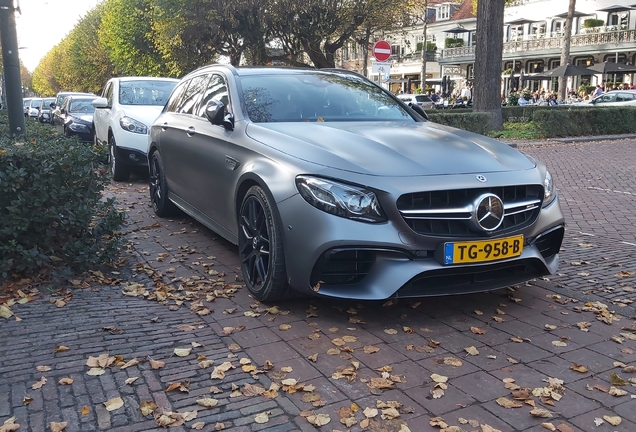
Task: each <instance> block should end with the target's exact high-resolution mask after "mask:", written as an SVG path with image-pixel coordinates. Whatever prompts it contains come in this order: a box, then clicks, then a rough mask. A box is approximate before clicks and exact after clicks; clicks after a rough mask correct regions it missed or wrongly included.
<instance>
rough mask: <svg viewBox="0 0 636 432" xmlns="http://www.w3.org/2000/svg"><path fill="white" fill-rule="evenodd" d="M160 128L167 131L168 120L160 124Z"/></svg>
mask: <svg viewBox="0 0 636 432" xmlns="http://www.w3.org/2000/svg"><path fill="white" fill-rule="evenodd" d="M161 130H162V131H167V130H168V122H165V123H164V124H162V125H161Z"/></svg>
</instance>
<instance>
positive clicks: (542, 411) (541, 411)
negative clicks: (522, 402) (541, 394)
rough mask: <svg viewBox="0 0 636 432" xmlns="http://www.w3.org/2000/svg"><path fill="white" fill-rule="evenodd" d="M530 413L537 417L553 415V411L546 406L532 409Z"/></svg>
mask: <svg viewBox="0 0 636 432" xmlns="http://www.w3.org/2000/svg"><path fill="white" fill-rule="evenodd" d="M530 414H531V415H533V416H535V417H544V418H550V417H552V413H551V412H550V411H548V410H547V409H544V408H535V409H533V410H531V411H530Z"/></svg>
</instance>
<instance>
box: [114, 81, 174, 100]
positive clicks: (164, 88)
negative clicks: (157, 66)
mask: <svg viewBox="0 0 636 432" xmlns="http://www.w3.org/2000/svg"><path fill="white" fill-rule="evenodd" d="M175 85H177V81H157V80H147V81H121V82H120V83H119V103H120V104H122V105H155V106H164V105H165V104H166V100H168V97H169V96H170V92H172V89H173V88H174V87H175Z"/></svg>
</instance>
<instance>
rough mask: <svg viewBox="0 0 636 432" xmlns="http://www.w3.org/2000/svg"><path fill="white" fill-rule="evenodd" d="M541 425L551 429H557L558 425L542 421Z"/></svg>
mask: <svg viewBox="0 0 636 432" xmlns="http://www.w3.org/2000/svg"><path fill="white" fill-rule="evenodd" d="M541 427H542V428H543V429H547V430H549V431H553V432H554V431H555V430H556V426H554V425H553V424H552V423H541Z"/></svg>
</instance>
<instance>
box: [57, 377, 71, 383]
mask: <svg viewBox="0 0 636 432" xmlns="http://www.w3.org/2000/svg"><path fill="white" fill-rule="evenodd" d="M58 384H61V385H68V384H73V378H69V377H66V378H62V379H60V380H59V381H58Z"/></svg>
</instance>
